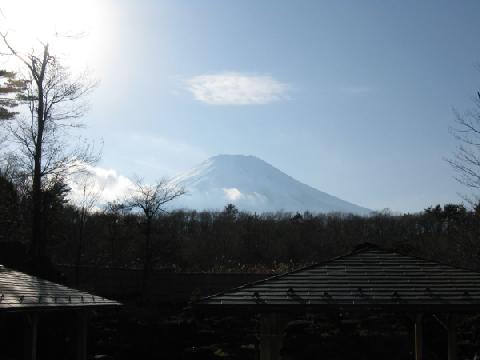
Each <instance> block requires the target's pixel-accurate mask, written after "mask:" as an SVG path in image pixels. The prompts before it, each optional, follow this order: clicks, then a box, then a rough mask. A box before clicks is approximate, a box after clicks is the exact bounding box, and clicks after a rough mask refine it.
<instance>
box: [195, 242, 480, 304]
mask: <svg viewBox="0 0 480 360" xmlns="http://www.w3.org/2000/svg"><path fill="white" fill-rule="evenodd" d="M195 305H196V306H197V307H198V308H199V309H203V310H207V309H210V310H215V311H219V310H221V309H224V310H226V309H230V310H234V309H235V310H239V309H244V310H245V309H248V310H252V311H258V312H262V311H271V310H272V309H274V308H287V309H289V310H296V309H306V308H307V309H308V308H311V309H316V310H319V308H321V309H324V310H325V309H328V308H332V309H338V308H365V307H373V308H389V309H391V310H400V309H405V308H415V309H420V308H421V309H427V310H428V309H430V310H433V309H438V308H442V309H445V308H448V309H449V310H450V309H451V310H456V311H457V310H472V309H477V310H478V309H479V308H480V273H479V272H474V271H470V270H466V269H462V268H457V267H453V266H449V265H444V264H440V263H438V262H435V261H430V260H426V259H421V258H417V257H412V256H407V255H402V254H399V253H397V252H394V251H389V250H384V249H381V248H379V247H377V246H374V245H368V246H364V247H362V248H361V249H358V250H356V251H353V252H352V253H349V254H347V255H344V256H340V257H337V258H334V259H332V260H329V261H326V262H323V263H319V264H315V265H312V266H308V267H305V268H302V269H299V270H296V271H293V272H289V273H286V274H283V275H278V276H274V277H270V278H267V279H265V280H261V281H257V282H254V283H251V284H247V285H244V286H241V287H238V288H235V289H232V290H230V291H226V292H224V293H221V294H217V295H213V296H210V297H207V298H203V299H201V300H200V301H198V302H197V303H196V304H195Z"/></svg>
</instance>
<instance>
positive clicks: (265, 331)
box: [259, 314, 287, 360]
mask: <svg viewBox="0 0 480 360" xmlns="http://www.w3.org/2000/svg"><path fill="white" fill-rule="evenodd" d="M286 325H287V318H286V317H285V316H281V315H280V314H264V315H261V317H260V334H259V340H260V360H279V359H280V351H281V350H282V345H283V332H284V330H285V327H286Z"/></svg>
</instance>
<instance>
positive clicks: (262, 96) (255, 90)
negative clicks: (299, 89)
mask: <svg viewBox="0 0 480 360" xmlns="http://www.w3.org/2000/svg"><path fill="white" fill-rule="evenodd" d="M186 83H187V89H188V90H189V91H190V92H191V93H192V94H193V96H194V97H195V99H196V100H198V101H202V102H204V103H207V104H211V105H259V104H268V103H271V102H274V101H278V100H281V99H284V98H285V97H286V92H287V90H288V86H287V85H286V84H283V83H281V82H279V81H277V80H275V79H274V78H272V77H271V76H268V75H247V74H241V73H235V72H226V73H219V74H210V75H198V76H194V77H193V78H191V79H189V80H187V82H186Z"/></svg>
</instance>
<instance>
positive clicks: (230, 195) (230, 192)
mask: <svg viewBox="0 0 480 360" xmlns="http://www.w3.org/2000/svg"><path fill="white" fill-rule="evenodd" d="M222 190H223V192H224V193H225V197H226V198H227V200H231V201H235V200H238V199H240V198H241V197H242V196H243V195H242V193H241V192H240V190H238V189H237V188H223V189H222Z"/></svg>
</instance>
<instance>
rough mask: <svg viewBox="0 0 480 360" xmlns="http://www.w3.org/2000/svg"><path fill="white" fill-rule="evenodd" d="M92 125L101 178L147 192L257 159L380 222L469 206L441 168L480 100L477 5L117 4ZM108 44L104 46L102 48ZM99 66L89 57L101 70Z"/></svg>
mask: <svg viewBox="0 0 480 360" xmlns="http://www.w3.org/2000/svg"><path fill="white" fill-rule="evenodd" d="M108 8H109V12H108V14H107V15H106V16H107V17H108V26H109V37H108V38H106V39H107V40H105V41H106V43H105V44H104V46H105V48H108V56H107V57H106V58H104V59H103V61H102V62H101V64H100V65H99V66H98V69H97V72H98V73H99V74H100V76H99V77H100V80H101V85H100V87H99V88H98V89H97V90H96V92H95V93H94V95H93V96H92V99H91V110H90V112H89V113H88V115H87V116H86V117H85V122H86V123H87V125H88V130H86V135H87V136H89V137H94V138H103V141H104V149H103V159H102V161H101V163H100V164H99V166H101V167H104V168H108V169H115V170H116V171H117V172H118V173H119V174H122V175H126V176H131V175H132V174H134V173H135V174H138V175H140V176H143V177H145V179H146V180H154V179H156V178H159V177H162V176H174V175H176V174H178V173H179V172H183V171H186V170H188V169H189V168H190V167H191V166H193V165H195V164H197V163H198V162H201V161H202V160H204V159H206V158H207V157H209V156H213V155H217V154H249V155H255V156H258V157H260V158H262V159H264V160H265V161H267V162H269V163H271V164H272V165H274V166H276V167H278V168H279V169H281V170H282V171H284V172H286V173H288V174H289V175H291V176H293V177H295V178H297V179H298V180H300V181H302V182H304V183H307V184H309V185H311V186H314V187H316V188H318V189H320V190H322V191H325V192H328V193H331V194H333V195H336V196H339V197H341V198H343V199H345V200H348V201H351V202H354V203H357V204H359V205H362V206H365V207H368V208H372V209H383V208H391V209H392V210H395V211H419V210H422V209H423V208H425V207H428V206H430V205H434V204H437V203H447V202H458V201H460V198H459V196H458V194H457V193H458V192H465V191H466V190H465V189H464V188H463V187H462V186H460V185H459V184H457V183H456V182H455V180H454V179H453V175H454V174H453V172H452V170H451V169H450V167H449V166H448V164H447V163H446V162H445V161H444V159H443V158H444V157H448V156H450V155H451V153H452V151H453V149H454V148H455V145H456V144H455V141H454V140H453V138H452V136H451V135H450V134H449V132H448V128H449V126H451V125H453V120H454V116H453V110H452V109H453V108H457V109H458V110H460V111H467V110H468V109H469V108H471V107H472V106H473V101H472V99H473V97H474V95H475V93H476V91H477V90H478V89H479V85H480V72H479V71H478V64H479V63H480V42H479V38H480V36H479V35H480V28H479V26H478V14H480V2H479V1H478V0H475V1H474V0H471V1H468V0H465V1H453V0H452V1H441V0H440V1H438V0H436V1H433V0H425V1H407V0H405V1H373V0H372V1H357V0H351V1H319V0H315V1H279V0H275V1H273V0H271V1H261V2H260V1H247V0H242V1H223V0H218V1H195V2H193V1H182V0H175V1H158V0H155V1H154V0H136V1H133V0H131V1H126V0H118V1H110V2H109V7H108ZM107 42H108V43H107ZM93 56H96V55H93Z"/></svg>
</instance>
